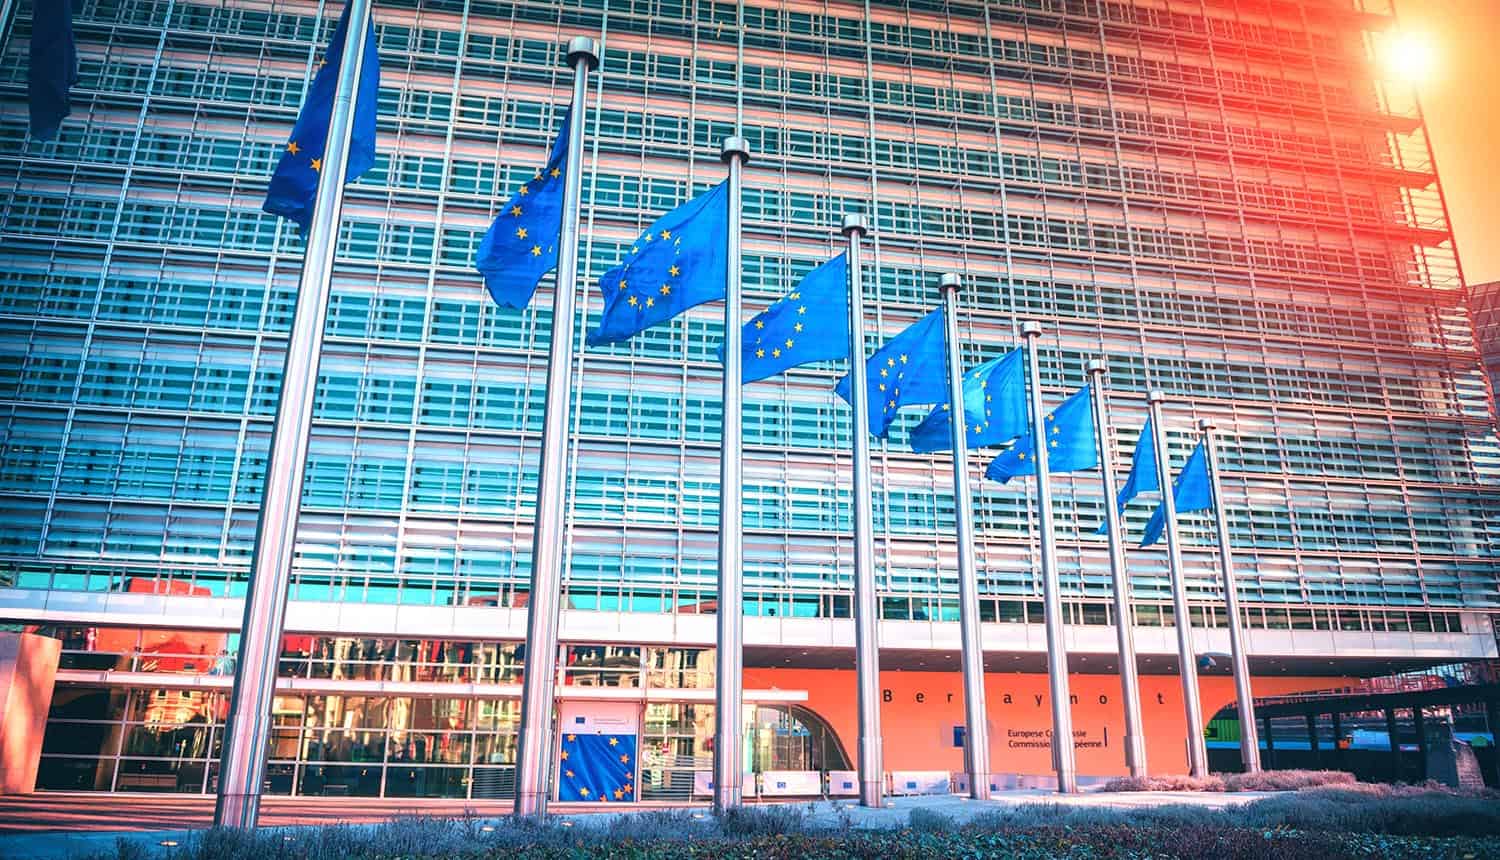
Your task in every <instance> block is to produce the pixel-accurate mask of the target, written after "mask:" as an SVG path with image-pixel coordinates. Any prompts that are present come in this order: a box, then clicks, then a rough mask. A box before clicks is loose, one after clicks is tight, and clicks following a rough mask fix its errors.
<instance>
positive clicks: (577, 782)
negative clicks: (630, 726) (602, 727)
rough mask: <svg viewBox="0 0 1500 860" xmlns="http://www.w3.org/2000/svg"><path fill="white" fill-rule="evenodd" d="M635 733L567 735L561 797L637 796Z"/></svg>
mask: <svg viewBox="0 0 1500 860" xmlns="http://www.w3.org/2000/svg"><path fill="white" fill-rule="evenodd" d="M635 748H636V736H635V735H586V734H566V735H563V739H562V749H561V750H560V751H559V758H560V759H561V761H559V762H558V770H559V771H560V774H559V777H560V778H559V779H558V780H557V798H558V800H561V801H563V802H565V803H570V802H572V803H576V802H583V803H614V802H622V803H626V802H630V801H633V800H635Z"/></svg>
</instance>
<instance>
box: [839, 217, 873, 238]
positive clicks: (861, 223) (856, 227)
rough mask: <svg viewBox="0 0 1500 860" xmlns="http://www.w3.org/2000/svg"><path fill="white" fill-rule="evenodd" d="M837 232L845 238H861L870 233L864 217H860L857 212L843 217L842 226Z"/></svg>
mask: <svg viewBox="0 0 1500 860" xmlns="http://www.w3.org/2000/svg"><path fill="white" fill-rule="evenodd" d="M839 232H841V233H843V234H844V235H845V236H852V235H860V236H863V235H865V234H866V233H868V232H870V228H869V226H868V225H867V224H866V223H865V216H864V215H861V214H860V213H858V212H851V213H849V214H848V215H845V216H844V226H843V227H842V228H840V230H839Z"/></svg>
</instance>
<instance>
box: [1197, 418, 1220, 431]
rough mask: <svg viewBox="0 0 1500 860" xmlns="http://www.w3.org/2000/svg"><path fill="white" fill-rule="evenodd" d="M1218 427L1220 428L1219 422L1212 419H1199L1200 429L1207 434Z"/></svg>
mask: <svg viewBox="0 0 1500 860" xmlns="http://www.w3.org/2000/svg"><path fill="white" fill-rule="evenodd" d="M1218 426H1219V422H1217V421H1215V420H1213V419H1212V418H1199V419H1198V429H1199V430H1202V431H1203V432H1205V433H1207V432H1208V431H1210V430H1213V429H1214V428H1216V427H1218Z"/></svg>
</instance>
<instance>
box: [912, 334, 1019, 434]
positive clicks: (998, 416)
mask: <svg viewBox="0 0 1500 860" xmlns="http://www.w3.org/2000/svg"><path fill="white" fill-rule="evenodd" d="M950 411H951V410H950V408H949V406H948V404H946V403H944V404H943V405H941V406H938V407H935V408H934V409H933V410H932V412H931V413H929V414H928V416H927V417H926V418H924V419H923V420H922V423H921V424H918V425H917V426H916V427H915V428H913V429H912V431H911V449H912V450H913V451H916V452H917V453H918V454H926V453H927V452H929V451H947V450H948V449H949V448H952V447H953V440H952V438H951V437H950V435H949V433H950V432H951V431H950V429H949V428H950V426H951V425H950V423H949V421H948V413H949V412H950ZM964 426H965V427H966V428H967V430H968V439H969V447H970V448H980V447H983V446H985V445H998V444H1000V443H1001V442H1009V441H1010V440H1012V439H1014V438H1016V437H1017V436H1020V435H1022V434H1024V433H1025V432H1026V359H1025V354H1024V353H1023V352H1022V351H1021V350H1019V349H1013V350H1011V351H1010V352H1008V353H1006V354H1005V355H1002V356H1000V357H999V358H993V359H990V360H989V361H986V362H985V363H984V364H981V365H979V366H978V367H974V368H971V369H970V370H969V372H968V373H965V374H964Z"/></svg>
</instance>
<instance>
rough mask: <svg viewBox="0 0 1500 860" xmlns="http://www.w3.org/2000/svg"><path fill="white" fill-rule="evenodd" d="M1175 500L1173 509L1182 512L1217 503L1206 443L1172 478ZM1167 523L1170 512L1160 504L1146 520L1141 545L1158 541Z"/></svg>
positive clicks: (1196, 450)
mask: <svg viewBox="0 0 1500 860" xmlns="http://www.w3.org/2000/svg"><path fill="white" fill-rule="evenodd" d="M1172 499H1173V500H1174V501H1173V509H1174V510H1176V511H1177V513H1179V514H1187V513H1192V512H1193V511H1206V510H1208V509H1210V508H1212V507H1213V506H1214V491H1213V486H1212V484H1210V483H1209V479H1208V455H1207V454H1205V453H1204V451H1203V443H1202V442H1199V443H1198V445H1197V447H1195V448H1193V453H1192V454H1189V455H1188V459H1187V462H1186V463H1184V464H1183V466H1182V471H1181V472H1178V473H1177V477H1175V478H1173V479H1172ZM1166 525H1167V512H1166V510H1165V509H1164V508H1163V507H1162V505H1161V504H1158V505H1157V506H1156V510H1155V511H1154V512H1153V513H1152V514H1151V519H1150V520H1149V521H1148V522H1147V523H1146V536H1145V537H1143V538H1141V546H1150V545H1152V544H1154V543H1156V542H1157V540H1159V539H1160V538H1161V533H1162V529H1164V528H1166Z"/></svg>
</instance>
